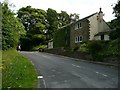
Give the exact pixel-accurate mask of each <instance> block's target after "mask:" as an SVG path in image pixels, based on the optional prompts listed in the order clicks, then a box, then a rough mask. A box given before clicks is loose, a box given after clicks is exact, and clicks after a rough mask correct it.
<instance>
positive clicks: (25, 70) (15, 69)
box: [2, 50, 37, 88]
mask: <svg viewBox="0 0 120 90" xmlns="http://www.w3.org/2000/svg"><path fill="white" fill-rule="evenodd" d="M2 53H3V54H2V81H3V82H2V87H3V88H35V87H36V85H37V73H36V71H35V69H34V66H33V65H32V63H31V62H30V61H29V60H28V59H27V58H25V57H23V56H22V55H20V54H19V53H18V52H17V51H15V50H7V51H2Z"/></svg>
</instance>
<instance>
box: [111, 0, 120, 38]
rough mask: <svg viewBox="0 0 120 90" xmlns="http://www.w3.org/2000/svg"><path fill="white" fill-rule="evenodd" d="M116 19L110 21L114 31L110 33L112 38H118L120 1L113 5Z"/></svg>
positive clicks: (119, 35) (119, 31) (119, 34)
mask: <svg viewBox="0 0 120 90" xmlns="http://www.w3.org/2000/svg"><path fill="white" fill-rule="evenodd" d="M113 10H114V13H115V17H116V19H114V20H112V21H111V22H110V26H111V28H112V29H114V31H112V32H111V33H110V38H111V39H112V40H114V39H117V38H120V1H118V3H117V4H116V5H115V7H113Z"/></svg>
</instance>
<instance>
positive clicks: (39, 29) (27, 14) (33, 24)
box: [18, 6, 48, 49]
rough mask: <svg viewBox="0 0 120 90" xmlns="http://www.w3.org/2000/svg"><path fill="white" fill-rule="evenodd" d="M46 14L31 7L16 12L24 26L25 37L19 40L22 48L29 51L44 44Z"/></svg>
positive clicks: (46, 25)
mask: <svg viewBox="0 0 120 90" xmlns="http://www.w3.org/2000/svg"><path fill="white" fill-rule="evenodd" d="M46 15H47V14H46V12H45V11H44V10H42V9H35V8H32V7H31V6H27V7H22V8H21V9H19V11H18V18H19V19H20V21H21V22H22V23H23V25H24V26H25V29H26V31H27V35H26V37H24V38H21V43H22V47H23V48H24V49H30V48H32V47H34V46H37V45H40V44H43V43H45V42H44V41H45V39H46V32H45V31H46V29H47V27H48V24H47V20H46Z"/></svg>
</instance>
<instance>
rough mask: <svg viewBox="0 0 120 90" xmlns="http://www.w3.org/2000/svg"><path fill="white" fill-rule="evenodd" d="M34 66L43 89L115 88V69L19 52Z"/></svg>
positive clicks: (116, 84) (61, 57)
mask: <svg viewBox="0 0 120 90" xmlns="http://www.w3.org/2000/svg"><path fill="white" fill-rule="evenodd" d="M20 53H21V54H23V55H24V56H25V57H27V58H29V59H30V60H31V62H32V63H33V64H34V66H35V68H36V70H37V73H38V78H39V79H43V80H42V81H43V82H41V83H43V85H44V88H117V87H118V70H117V68H115V67H109V66H104V65H98V64H93V63H89V62H85V61H82V60H81V61H75V59H73V58H68V57H63V56H58V55H53V54H48V53H40V52H25V51H21V52H20Z"/></svg>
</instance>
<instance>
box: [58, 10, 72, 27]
mask: <svg viewBox="0 0 120 90" xmlns="http://www.w3.org/2000/svg"><path fill="white" fill-rule="evenodd" d="M69 18H70V16H69V15H68V14H67V12H65V11H61V13H58V21H59V28H60V27H62V26H65V25H67V24H69Z"/></svg>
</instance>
